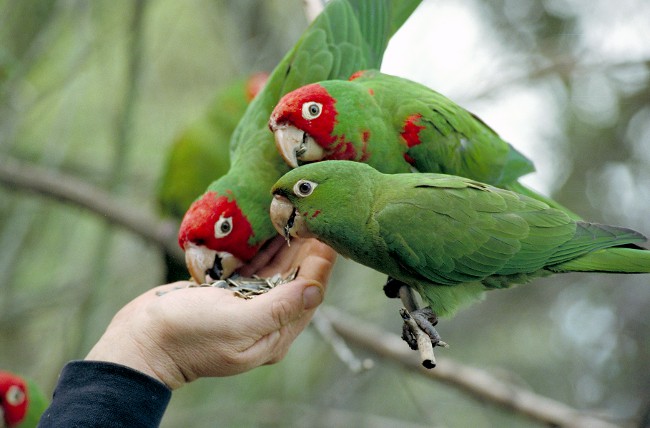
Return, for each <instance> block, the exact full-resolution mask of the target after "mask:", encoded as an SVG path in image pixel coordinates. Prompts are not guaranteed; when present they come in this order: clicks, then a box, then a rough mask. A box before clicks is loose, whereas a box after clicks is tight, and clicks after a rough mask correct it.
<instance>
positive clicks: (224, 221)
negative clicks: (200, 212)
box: [214, 214, 232, 238]
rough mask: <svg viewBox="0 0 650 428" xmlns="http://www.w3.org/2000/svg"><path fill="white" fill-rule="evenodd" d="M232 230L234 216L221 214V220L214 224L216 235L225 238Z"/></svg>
mask: <svg viewBox="0 0 650 428" xmlns="http://www.w3.org/2000/svg"><path fill="white" fill-rule="evenodd" d="M230 232H232V217H224V216H223V214H221V217H219V220H217V222H216V223H215V224H214V237H215V238H225V237H226V236H228V235H230Z"/></svg>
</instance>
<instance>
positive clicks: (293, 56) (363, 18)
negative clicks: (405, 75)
mask: <svg viewBox="0 0 650 428" xmlns="http://www.w3.org/2000/svg"><path fill="white" fill-rule="evenodd" d="M419 3H420V0H408V1H406V0H381V1H380V0H332V1H330V2H328V3H327V5H326V6H325V8H324V10H323V12H322V13H321V14H320V15H319V16H318V17H317V18H316V19H315V20H314V21H313V22H312V23H311V25H310V26H309V27H308V29H307V30H306V31H305V33H304V34H303V35H302V37H301V38H300V40H299V41H298V42H297V44H296V45H295V46H294V47H293V49H292V50H291V51H290V52H289V53H288V54H287V55H286V56H285V57H284V59H283V60H282V61H281V62H280V64H279V65H278V66H277V67H276V68H275V70H274V71H273V72H272V73H271V75H270V77H269V80H268V81H267V83H266V85H265V87H264V89H263V90H262V91H261V92H260V94H259V95H258V96H257V97H256V98H255V100H253V102H252V103H251V104H250V106H249V107H248V109H247V110H246V113H245V115H244V117H243V118H242V120H241V121H240V122H239V125H238V126H237V129H236V130H235V133H234V135H233V137H232V141H231V147H230V149H231V150H230V153H231V157H230V158H231V167H230V169H229V171H228V173H227V174H226V175H224V176H223V177H221V178H219V179H217V180H216V181H215V182H213V183H212V184H210V185H209V186H208V188H207V190H206V192H205V193H204V194H203V195H202V196H200V197H199V198H198V199H197V200H196V201H195V202H194V203H193V204H192V205H191V206H190V208H189V210H188V211H187V213H186V214H185V217H184V218H183V221H182V223H181V227H180V230H179V235H178V242H179V244H180V246H181V248H183V250H184V251H185V256H186V263H187V266H188V269H189V271H190V273H191V274H192V277H193V278H194V280H195V281H197V282H199V283H202V282H205V281H206V280H208V281H209V280H210V279H218V278H225V277H228V276H229V275H230V274H231V273H232V272H233V271H234V270H236V269H237V268H238V267H239V266H241V265H242V264H243V263H245V262H247V261H248V260H250V259H251V258H252V257H253V256H254V255H255V254H256V253H257V251H258V250H259V249H260V247H261V246H262V245H263V244H264V243H265V242H266V241H267V240H269V239H270V238H272V237H273V236H275V235H276V232H275V229H274V228H273V225H272V224H271V220H270V218H269V214H268V206H269V204H270V202H271V195H270V193H269V189H270V188H271V186H272V185H273V183H275V181H276V180H277V179H278V178H280V176H282V174H284V173H285V172H287V171H288V170H289V167H288V166H287V165H286V164H285V163H284V161H283V160H282V158H281V157H280V156H279V155H278V153H277V151H276V150H275V147H274V145H273V136H272V135H271V134H270V133H269V131H268V118H269V116H270V114H271V111H272V110H273V106H274V105H275V104H276V103H277V101H278V100H279V99H280V97H281V96H282V95H284V94H285V93H287V92H289V91H291V90H293V89H296V88H298V87H300V86H303V85H305V84H308V83H311V82H316V81H319V80H324V79H337V78H345V77H347V76H349V75H350V74H352V73H353V72H354V71H355V70H359V69H361V68H376V67H379V66H380V64H381V59H382V56H383V52H384V50H385V48H386V44H387V43H388V39H389V38H390V36H391V35H392V34H393V33H394V32H395V31H396V30H397V29H398V28H399V27H400V26H401V24H402V23H403V22H404V21H405V20H406V18H407V17H408V16H409V15H410V14H411V12H412V11H413V10H414V9H415V7H416V6H417V5H418V4H419ZM188 167H191V165H190V166H188Z"/></svg>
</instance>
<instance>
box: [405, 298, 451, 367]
mask: <svg viewBox="0 0 650 428" xmlns="http://www.w3.org/2000/svg"><path fill="white" fill-rule="evenodd" d="M400 315H401V316H402V319H403V320H404V326H403V327H402V339H404V341H405V342H406V343H408V345H409V347H410V348H411V349H413V350H414V351H416V350H417V351H419V352H420V358H421V360H422V365H423V366H424V367H426V368H427V369H432V368H434V367H435V366H436V357H435V356H434V355H433V348H435V347H436V346H441V347H444V348H446V347H448V346H449V345H447V343H445V342H443V341H442V340H441V338H440V334H438V332H437V331H436V329H435V328H434V326H435V325H436V324H437V323H438V317H437V316H436V314H435V313H434V312H433V311H432V310H431V308H429V307H426V308H421V309H416V310H414V311H412V312H409V311H408V310H407V309H405V308H402V309H400Z"/></svg>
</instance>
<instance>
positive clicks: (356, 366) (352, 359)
mask: <svg viewBox="0 0 650 428" xmlns="http://www.w3.org/2000/svg"><path fill="white" fill-rule="evenodd" d="M310 325H311V326H312V327H314V329H315V330H316V331H317V332H318V334H319V335H320V336H321V337H322V338H323V340H324V341H325V342H326V343H327V344H328V345H329V346H330V347H331V348H332V350H333V351H334V353H335V354H336V356H337V357H338V358H339V360H341V361H342V362H343V363H344V364H345V365H346V366H348V369H349V370H350V371H351V372H352V373H361V372H363V371H365V370H369V369H371V368H372V367H373V366H374V362H373V361H372V360H370V359H368V358H366V359H364V360H361V359H359V358H358V357H357V356H356V355H354V352H352V350H351V349H350V347H349V346H348V344H347V343H346V342H345V340H343V339H342V338H341V336H339V335H338V333H336V331H334V329H333V328H332V323H331V322H330V320H329V318H327V317H325V316H323V315H321V314H320V311H316V313H315V314H314V316H313V318H312V319H311V324H310ZM430 342H431V341H429V343H430Z"/></svg>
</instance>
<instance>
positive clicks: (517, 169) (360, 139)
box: [269, 70, 577, 218]
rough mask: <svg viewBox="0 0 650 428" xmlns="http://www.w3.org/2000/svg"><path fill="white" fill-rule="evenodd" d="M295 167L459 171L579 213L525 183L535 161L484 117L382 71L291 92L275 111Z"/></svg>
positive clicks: (272, 123)
mask: <svg viewBox="0 0 650 428" xmlns="http://www.w3.org/2000/svg"><path fill="white" fill-rule="evenodd" d="M269 127H270V128H271V131H273V133H274V135H275V140H276V146H277V148H278V150H279V151H280V154H281V155H282V157H283V158H284V159H285V161H286V162H287V164H288V165H289V166H291V167H296V166H298V165H299V164H302V163H308V162H315V161H320V160H331V159H339V160H354V161H359V162H365V163H367V164H369V165H371V166H373V167H374V168H376V169H378V170H379V171H381V172H384V173H400V172H409V171H412V170H413V169H415V170H417V171H419V172H435V173H444V174H452V175H459V176H462V177H468V178H471V179H474V180H478V181H481V182H485V183H488V184H491V185H494V186H497V187H503V188H505V189H509V190H513V191H516V192H519V193H524V194H526V195H528V196H531V197H533V198H536V199H539V200H541V201H544V202H546V203H548V204H549V205H551V206H554V207H556V208H560V209H562V210H564V211H566V212H567V213H569V214H570V215H571V216H572V217H575V218H577V216H576V215H575V214H573V213H571V212H570V211H569V210H567V209H566V208H563V207H561V206H560V205H559V204H557V203H556V202H555V201H553V200H551V199H549V198H547V197H546V196H542V195H539V194H537V193H535V192H534V191H533V190H530V189H528V188H527V187H525V186H524V185H522V184H521V183H519V181H517V180H518V179H519V178H520V177H521V176H523V175H525V174H528V173H530V172H533V171H534V170H535V168H534V166H533V163H532V162H531V161H530V160H529V159H527V158H526V157H525V156H524V155H522V154H521V153H519V152H518V151H517V150H516V149H515V148H514V147H512V146H511V145H510V144H508V143H507V142H505V141H504V140H502V139H501V138H500V137H499V135H498V134H497V133H496V132H495V131H493V130H492V129H491V128H490V127H489V126H488V125H486V124H485V123H484V122H483V121H482V120H481V119H479V118H478V117H477V116H475V115H474V114H472V113H470V112H468V111H467V110H465V109H464V108H462V107H461V106H459V105H457V104H455V103H454V102H453V101H451V100H449V99H448V98H446V97H445V96H443V95H441V94H439V93H438V92H436V91H434V90H432V89H429V88H428V87H426V86H424V85H421V84H419V83H416V82H413V81H411V80H408V79H404V78H401V77H397V76H391V75H389V74H384V73H381V72H379V71H377V70H364V71H358V72H356V73H354V74H353V75H352V76H351V77H350V79H349V80H329V81H322V82H318V83H312V84H310V85H306V86H303V87H301V88H298V89H296V90H294V91H292V92H290V93H288V94H286V95H285V96H284V97H282V99H281V100H280V101H279V102H278V104H277V105H276V106H275V109H274V110H273V113H272V114H271V117H270V120H269Z"/></svg>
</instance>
